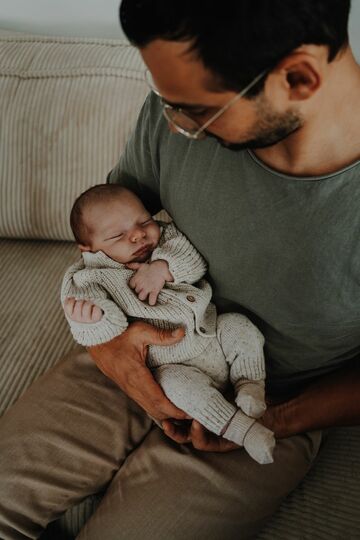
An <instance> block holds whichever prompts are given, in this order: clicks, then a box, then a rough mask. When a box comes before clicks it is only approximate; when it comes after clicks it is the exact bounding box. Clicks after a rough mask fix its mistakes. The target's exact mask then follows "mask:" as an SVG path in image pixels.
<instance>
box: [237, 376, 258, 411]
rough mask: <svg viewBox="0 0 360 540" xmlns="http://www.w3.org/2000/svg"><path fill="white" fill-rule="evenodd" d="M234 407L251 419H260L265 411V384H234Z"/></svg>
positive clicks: (241, 382)
mask: <svg viewBox="0 0 360 540" xmlns="http://www.w3.org/2000/svg"><path fill="white" fill-rule="evenodd" d="M235 392H236V398H235V402H236V405H237V406H238V407H239V408H240V409H241V410H242V411H243V412H244V413H245V414H246V415H247V416H251V417H252V418H261V417H262V416H263V414H264V412H265V411H266V404H265V383H264V381H263V380H260V381H247V380H241V381H238V382H237V383H235Z"/></svg>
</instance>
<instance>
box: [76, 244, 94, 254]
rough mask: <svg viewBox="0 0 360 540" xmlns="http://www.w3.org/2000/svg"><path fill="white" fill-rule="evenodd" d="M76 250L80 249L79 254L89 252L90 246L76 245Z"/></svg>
mask: <svg viewBox="0 0 360 540" xmlns="http://www.w3.org/2000/svg"><path fill="white" fill-rule="evenodd" d="M78 248H79V249H80V251H81V252H83V251H91V247H90V246H84V245H83V244H78Z"/></svg>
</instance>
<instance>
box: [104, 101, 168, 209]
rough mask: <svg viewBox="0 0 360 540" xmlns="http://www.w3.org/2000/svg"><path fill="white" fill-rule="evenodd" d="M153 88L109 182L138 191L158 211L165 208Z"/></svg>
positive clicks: (147, 205)
mask: <svg viewBox="0 0 360 540" xmlns="http://www.w3.org/2000/svg"><path fill="white" fill-rule="evenodd" d="M154 97H155V96H154V95H153V93H152V92H151V93H150V94H149V95H148V97H147V98H146V100H145V103H144V105H143V107H142V109H141V111H140V115H139V117H138V120H137V123H136V126H135V129H134V131H133V133H132V135H131V136H130V139H129V141H128V142H127V144H126V147H125V151H124V153H123V155H122V156H121V158H120V160H119V162H118V163H117V165H115V167H114V168H113V169H112V171H110V173H109V174H108V177H107V182H108V183H110V184H116V183H118V184H121V185H122V186H124V187H126V188H128V189H130V190H131V191H133V192H134V193H136V194H137V195H138V197H139V198H140V199H141V200H142V202H143V204H144V205H145V207H146V208H147V209H148V210H149V212H151V214H153V215H154V214H156V213H157V212H159V211H160V210H161V209H162V204H161V201H160V195H159V163H158V158H157V155H156V152H154V145H153V144H151V139H152V138H154V137H155V133H154V123H155V124H156V118H154V115H156V114H157V115H158V111H157V110H156V109H154V107H153V106H152V103H153V102H154Z"/></svg>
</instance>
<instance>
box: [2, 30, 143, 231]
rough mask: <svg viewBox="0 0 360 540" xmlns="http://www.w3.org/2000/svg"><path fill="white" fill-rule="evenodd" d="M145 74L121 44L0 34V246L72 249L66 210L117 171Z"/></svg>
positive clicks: (131, 50)
mask: <svg viewBox="0 0 360 540" xmlns="http://www.w3.org/2000/svg"><path fill="white" fill-rule="evenodd" d="M143 74H144V65H143V63H142V61H141V58H140V55H139V53H138V52H137V50H136V49H135V48H133V47H131V46H130V45H128V44H126V43H124V42H122V41H120V40H119V41H117V40H90V39H74V38H56V37H42V36H22V35H19V34H14V36H11V35H9V34H8V32H5V33H2V32H1V30H0V94H1V102H0V126H1V131H2V133H3V136H2V137H0V178H1V179H9V181H2V182H1V183H0V236H2V237H7V238H40V239H58V240H72V234H71V230H70V226H69V214H70V209H71V206H72V203H73V201H74V199H75V197H76V196H78V195H79V194H80V193H81V192H82V191H84V190H85V189H87V188H88V187H90V186H91V185H94V184H99V183H103V182H105V181H106V176H107V174H108V172H109V171H110V170H111V169H112V167H113V166H114V165H115V163H116V162H117V161H118V158H119V156H120V154H121V153H122V151H123V148H124V146H125V142H126V141H127V139H128V137H129V133H130V131H131V129H132V127H133V125H134V123H135V120H136V117H137V114H138V112H139V110H140V107H141V105H142V103H143V101H144V99H145V96H146V94H147V92H148V88H147V85H146V84H145V82H144V80H143Z"/></svg>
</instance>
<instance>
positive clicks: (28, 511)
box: [0, 350, 321, 540]
mask: <svg viewBox="0 0 360 540" xmlns="http://www.w3.org/2000/svg"><path fill="white" fill-rule="evenodd" d="M320 440H321V434H320V433H319V432H314V433H312V434H307V435H302V436H297V437H292V438H290V439H287V440H283V441H279V442H278V444H277V448H276V451H275V462H274V463H273V464H271V465H266V466H261V465H258V464H257V463H255V462H254V461H253V460H252V459H251V458H250V457H248V456H247V454H246V453H245V451H244V450H242V449H239V450H236V451H233V452H230V453H227V454H215V453H205V452H198V451H196V450H194V449H193V448H192V447H191V446H179V445H177V444H176V443H174V442H172V441H171V440H170V439H168V438H167V437H166V436H165V435H164V434H163V433H162V432H161V430H160V429H159V428H157V427H151V421H150V420H149V419H148V417H147V416H146V415H145V414H144V413H143V411H142V410H141V409H140V408H139V407H138V406H137V405H136V404H135V403H134V402H132V401H131V400H130V399H128V398H127V397H126V396H125V395H124V394H123V393H122V392H121V391H120V389H118V388H117V387H116V385H115V384H113V383H112V382H111V381H110V380H108V379H107V378H106V377H105V376H104V375H103V374H102V373H101V372H100V371H99V370H98V369H97V368H96V366H95V365H94V363H93V362H92V360H91V358H90V357H89V355H88V354H87V353H86V352H84V351H83V350H82V352H78V353H77V354H74V355H72V356H71V357H68V358H67V359H65V360H64V361H62V362H61V363H59V364H58V365H57V366H56V367H55V368H54V369H52V370H50V371H49V372H48V373H47V374H45V375H44V376H43V377H42V378H41V379H39V380H38V381H37V382H36V383H35V385H33V387H32V388H30V389H29V391H28V392H27V393H26V394H25V395H24V396H23V397H22V398H21V399H20V400H19V401H18V403H17V404H16V405H15V406H14V407H13V408H12V409H10V411H9V412H8V413H7V414H6V415H5V416H4V417H3V418H2V419H1V421H0V456H1V458H0V482H1V486H2V487H1V490H0V537H1V538H4V539H6V540H8V539H9V540H10V539H20V538H36V537H38V536H39V534H40V532H41V529H42V528H43V527H45V526H46V524H47V523H48V522H50V521H52V520H54V519H56V518H57V517H58V516H59V515H60V514H61V513H62V512H63V511H64V510H65V509H66V508H68V507H69V506H71V505H73V504H75V503H77V502H79V501H80V500H81V499H83V498H84V497H86V496H87V495H89V494H91V493H95V492H97V491H99V490H101V489H104V488H105V487H106V486H107V485H108V484H109V483H110V485H109V488H108V490H107V492H106V494H105V497H104V499H103V501H102V503H101V504H100V506H99V508H98V509H97V511H96V512H95V514H94V516H93V517H92V518H91V519H90V521H89V522H88V524H87V525H86V526H85V527H84V529H83V531H82V532H81V533H80V535H79V539H81V540H85V539H86V540H92V539H94V540H95V539H98V538H104V540H112V539H114V540H115V539H116V540H120V539H121V538H124V539H126V540H131V539H134V540H135V539H139V538H143V537H150V538H157V540H161V539H162V538H164V540H165V538H166V540H170V539H176V538H183V537H184V536H187V537H188V538H196V539H201V538H206V539H211V538H214V539H215V538H220V537H221V538H229V539H230V538H237V539H239V538H242V537H246V535H248V534H250V533H253V532H255V531H256V530H258V529H259V527H260V526H261V524H262V523H263V522H264V520H266V518H267V517H268V516H269V515H271V514H272V513H273V512H274V510H275V509H276V507H277V506H278V504H279V502H280V501H281V499H282V498H283V497H284V496H285V495H286V494H287V493H288V492H289V491H291V490H292V489H293V488H294V487H295V486H296V484H297V483H298V482H299V481H300V480H301V478H302V477H303V476H304V474H306V472H307V470H308V468H309V467H310V466H311V463H312V461H313V459H314V457H315V455H316V454H317V450H318V447H319V444H320ZM220 533H221V534H220Z"/></svg>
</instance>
